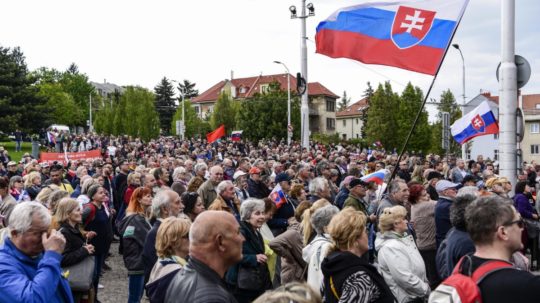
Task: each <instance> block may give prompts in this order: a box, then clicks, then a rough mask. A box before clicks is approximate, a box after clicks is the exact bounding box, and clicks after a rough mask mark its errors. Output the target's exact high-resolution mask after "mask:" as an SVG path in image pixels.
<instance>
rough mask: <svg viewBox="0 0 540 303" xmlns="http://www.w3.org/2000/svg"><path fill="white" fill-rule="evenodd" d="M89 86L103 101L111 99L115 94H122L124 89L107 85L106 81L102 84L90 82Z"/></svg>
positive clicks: (114, 85) (111, 84) (110, 84)
mask: <svg viewBox="0 0 540 303" xmlns="http://www.w3.org/2000/svg"><path fill="white" fill-rule="evenodd" d="M90 84H91V85H92V86H93V87H94V88H95V89H96V92H97V93H98V94H99V95H100V96H101V97H102V98H103V99H104V100H105V99H109V98H110V97H112V95H113V94H115V93H120V94H121V93H123V92H124V88H123V87H121V86H118V85H116V84H113V83H108V82H107V80H103V83H98V82H90Z"/></svg>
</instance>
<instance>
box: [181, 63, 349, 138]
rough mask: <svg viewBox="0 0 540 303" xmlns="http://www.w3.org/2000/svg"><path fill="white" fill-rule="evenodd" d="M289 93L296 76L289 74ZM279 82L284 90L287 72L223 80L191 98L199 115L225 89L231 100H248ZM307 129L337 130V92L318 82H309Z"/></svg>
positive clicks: (294, 86)
mask: <svg viewBox="0 0 540 303" xmlns="http://www.w3.org/2000/svg"><path fill="white" fill-rule="evenodd" d="M290 80H291V92H292V94H294V93H296V77H294V76H293V75H290ZM274 81H277V82H279V84H280V86H281V89H282V90H287V74H277V75H260V76H256V77H248V78H237V79H230V80H229V79H225V80H223V81H220V82H218V83H216V84H215V85H214V86H212V87H210V88H209V89H208V90H206V91H205V92H203V93H202V94H200V95H199V96H197V97H195V98H193V99H192V100H191V102H192V104H193V106H194V108H195V111H196V112H197V114H198V115H199V117H205V116H206V115H208V114H210V113H211V112H212V111H213V109H214V105H215V104H216V102H217V100H218V98H219V95H220V94H221V93H223V92H227V93H228V94H229V95H230V96H231V97H232V98H233V99H234V100H249V99H250V98H252V97H253V96H254V95H255V93H264V92H266V91H267V90H268V88H269V85H270V83H272V82H274ZM308 94H309V104H308V105H309V130H310V131H311V132H312V133H324V134H333V133H335V130H336V100H337V99H338V98H339V96H337V95H336V94H334V93H333V92H332V91H330V90H329V89H328V88H326V87H325V86H324V85H322V84H321V83H319V82H311V83H309V84H308Z"/></svg>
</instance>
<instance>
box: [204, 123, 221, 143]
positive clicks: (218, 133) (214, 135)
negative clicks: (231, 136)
mask: <svg viewBox="0 0 540 303" xmlns="http://www.w3.org/2000/svg"><path fill="white" fill-rule="evenodd" d="M223 136H225V125H224V124H221V125H220V126H219V127H218V128H216V130H214V131H213V132H211V133H208V134H206V140H207V141H208V143H213V142H214V141H216V140H217V139H219V138H221V137H223Z"/></svg>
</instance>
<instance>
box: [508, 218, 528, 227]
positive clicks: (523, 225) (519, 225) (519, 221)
mask: <svg viewBox="0 0 540 303" xmlns="http://www.w3.org/2000/svg"><path fill="white" fill-rule="evenodd" d="M514 224H517V226H518V227H519V228H523V227H525V222H523V218H519V219H518V220H515V221H511V222H508V223H505V224H503V226H511V225H514Z"/></svg>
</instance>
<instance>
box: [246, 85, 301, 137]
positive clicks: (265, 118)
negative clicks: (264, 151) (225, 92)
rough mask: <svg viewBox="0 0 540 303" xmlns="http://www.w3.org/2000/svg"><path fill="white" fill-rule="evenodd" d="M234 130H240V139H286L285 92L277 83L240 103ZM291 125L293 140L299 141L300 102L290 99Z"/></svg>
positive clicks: (296, 99)
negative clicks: (241, 132) (241, 134)
mask: <svg viewBox="0 0 540 303" xmlns="http://www.w3.org/2000/svg"><path fill="white" fill-rule="evenodd" d="M236 121H237V126H238V127H237V128H238V129H240V130H244V133H243V135H244V137H246V138H248V139H253V140H260V139H263V138H271V137H275V138H281V139H283V140H285V139H286V138H287V92H286V91H284V90H282V89H281V87H280V85H279V83H278V82H273V83H271V84H270V85H269V89H268V91H267V92H266V93H264V94H259V93H257V94H255V95H254V96H253V98H251V99H249V100H246V101H244V102H242V103H241V105H240V109H239V111H238V113H237V115H236ZM291 124H292V125H293V128H294V131H293V139H294V138H299V137H300V100H299V99H298V98H293V99H291Z"/></svg>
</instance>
